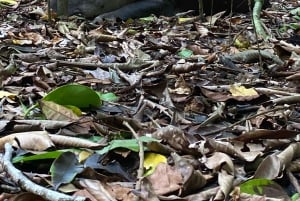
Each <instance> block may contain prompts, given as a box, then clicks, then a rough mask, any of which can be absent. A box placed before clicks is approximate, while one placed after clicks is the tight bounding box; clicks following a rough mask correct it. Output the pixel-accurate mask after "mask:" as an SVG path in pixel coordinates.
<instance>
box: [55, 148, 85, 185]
mask: <svg viewBox="0 0 300 201" xmlns="http://www.w3.org/2000/svg"><path fill="white" fill-rule="evenodd" d="M82 170H83V165H81V164H79V163H78V160H77V157H76V155H75V154H74V153H72V152H64V153H62V154H61V155H60V156H59V157H58V158H57V159H55V160H54V162H53V163H52V165H51V168H50V172H51V178H52V183H53V186H54V188H55V189H57V188H58V187H59V186H60V185H61V184H67V183H69V182H71V181H72V180H73V179H74V178H75V176H76V175H77V174H78V173H80V172H81V171H82Z"/></svg>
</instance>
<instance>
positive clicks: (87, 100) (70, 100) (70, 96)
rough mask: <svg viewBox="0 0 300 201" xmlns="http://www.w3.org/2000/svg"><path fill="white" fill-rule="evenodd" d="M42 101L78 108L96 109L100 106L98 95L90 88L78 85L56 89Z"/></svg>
mask: <svg viewBox="0 0 300 201" xmlns="http://www.w3.org/2000/svg"><path fill="white" fill-rule="evenodd" d="M43 100H46V101H53V102H55V103H57V104H60V105H72V106H75V107H78V108H89V107H96V108H97V107H99V106H100V105H101V100H100V97H99V96H98V94H97V93H96V92H95V91H94V90H92V89H91V88H89V87H87V86H84V85H80V84H68V85H64V86H61V87H58V88H56V89H54V90H53V91H51V92H50V93H49V94H47V95H46V96H45V97H44V98H43Z"/></svg>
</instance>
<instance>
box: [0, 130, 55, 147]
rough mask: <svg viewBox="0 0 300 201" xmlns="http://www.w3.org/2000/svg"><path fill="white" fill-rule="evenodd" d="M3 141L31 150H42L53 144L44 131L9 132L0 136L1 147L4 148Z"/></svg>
mask: <svg viewBox="0 0 300 201" xmlns="http://www.w3.org/2000/svg"><path fill="white" fill-rule="evenodd" d="M5 143H10V144H11V145H13V146H14V147H20V148H22V149H25V150H32V151H44V150H46V149H48V148H50V147H53V146H54V144H53V142H52V141H51V139H50V138H49V135H48V133H47V132H46V131H32V132H23V133H14V134H10V135H7V136H5V137H2V138H0V148H1V149H4V144H5Z"/></svg>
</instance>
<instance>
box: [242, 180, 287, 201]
mask: <svg viewBox="0 0 300 201" xmlns="http://www.w3.org/2000/svg"><path fill="white" fill-rule="evenodd" d="M240 192H241V193H247V194H250V195H264V196H266V197H271V198H278V199H283V200H286V201H288V200H290V198H289V196H288V195H287V193H286V192H285V191H284V190H283V188H282V187H281V186H280V185H278V184H277V183H276V182H274V181H272V180H268V179H251V180H248V181H246V182H244V183H242V184H241V185H240Z"/></svg>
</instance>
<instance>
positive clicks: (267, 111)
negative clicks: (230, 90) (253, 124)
mask: <svg viewBox="0 0 300 201" xmlns="http://www.w3.org/2000/svg"><path fill="white" fill-rule="evenodd" d="M288 108H290V107H289V106H281V107H276V108H273V109H270V110H266V111H264V112H260V113H257V114H254V115H251V116H248V117H246V118H244V119H241V120H239V121H237V122H235V123H233V124H231V125H229V126H226V127H222V128H220V129H217V130H213V131H211V132H208V133H205V136H208V135H213V134H216V133H220V132H222V131H225V130H227V129H229V128H233V127H234V126H237V125H239V124H241V123H243V122H244V121H247V120H250V119H252V118H255V117H258V116H261V115H264V114H267V113H270V112H275V111H278V110H283V109H288Z"/></svg>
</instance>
